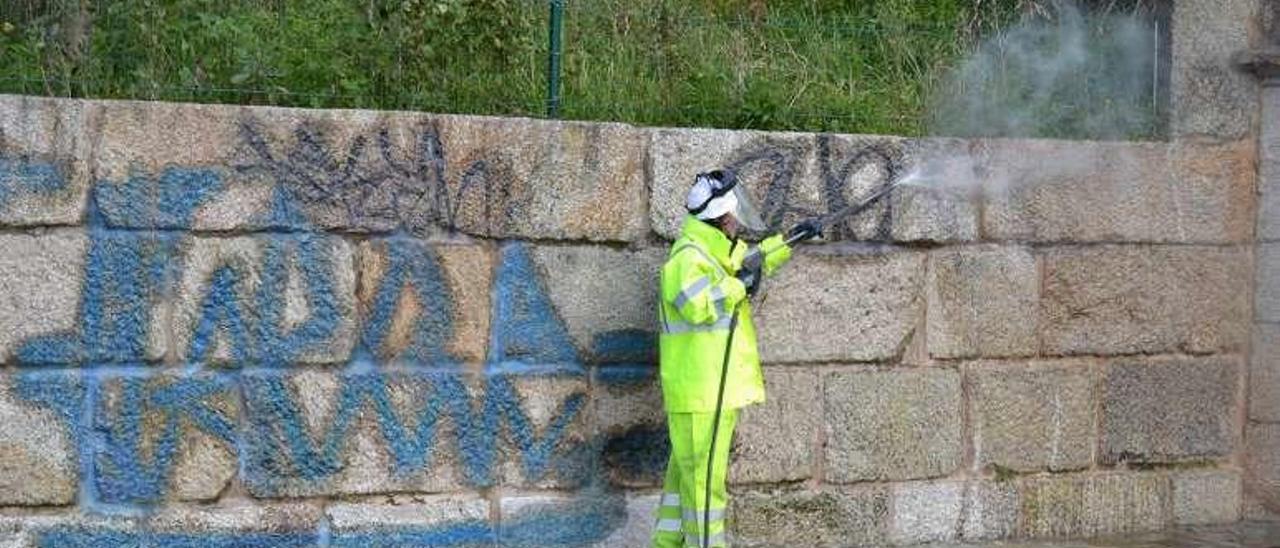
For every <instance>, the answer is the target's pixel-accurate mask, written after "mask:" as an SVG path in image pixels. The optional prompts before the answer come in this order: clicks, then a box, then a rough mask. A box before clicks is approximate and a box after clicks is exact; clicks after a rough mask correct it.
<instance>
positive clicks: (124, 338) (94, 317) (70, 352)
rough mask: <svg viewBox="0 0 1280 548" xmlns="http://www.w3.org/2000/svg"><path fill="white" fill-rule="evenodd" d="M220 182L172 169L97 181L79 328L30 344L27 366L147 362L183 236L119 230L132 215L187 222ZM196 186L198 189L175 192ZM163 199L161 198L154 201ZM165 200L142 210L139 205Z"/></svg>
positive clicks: (149, 221)
mask: <svg viewBox="0 0 1280 548" xmlns="http://www.w3.org/2000/svg"><path fill="white" fill-rule="evenodd" d="M217 181H218V179H217V178H216V177H215V176H214V175H212V174H211V173H210V172H208V171H206V170H181V169H176V168H172V169H169V170H166V171H165V174H164V175H162V176H161V177H159V178H155V179H150V178H145V177H134V178H131V179H129V180H128V181H127V182H126V183H123V184H121V185H115V184H111V183H105V182H103V183H99V184H97V185H95V186H94V191H93V192H92V193H91V194H90V196H89V217H88V223H89V237H90V240H89V253H88V257H87V264H86V265H85V275H84V285H83V287H82V289H81V298H80V314H79V315H78V317H79V319H80V325H79V328H78V329H75V330H73V331H72V332H70V333H55V334H51V335H46V336H41V337H35V338H32V339H30V340H28V341H25V342H24V343H23V344H22V345H21V346H19V348H18V350H17V356H18V361H19V363H22V364H25V365H48V364H79V363H86V362H93V363H128V362H140V361H144V360H145V359H146V358H147V356H146V346H147V341H148V336H147V335H148V330H149V329H150V327H151V325H152V323H153V322H152V318H151V313H152V309H153V307H154V306H155V305H156V304H158V303H159V302H160V301H161V300H162V299H164V298H165V297H166V296H167V295H168V294H169V293H170V291H171V289H172V285H173V281H174V279H175V278H174V275H175V270H176V269H175V268H174V265H175V264H176V262H177V261H175V260H174V255H175V254H176V252H177V248H178V243H179V239H178V237H177V235H176V234H169V233H163V232H156V231H133V230H118V229H115V228H111V227H112V226H127V225H128V224H129V222H130V221H129V220H128V218H127V215H131V214H137V215H141V216H142V217H143V218H142V219H140V220H138V221H137V222H138V223H139V224H140V226H145V227H147V228H156V227H168V226H171V225H184V224H185V225H189V224H190V220H191V216H192V215H193V214H194V212H195V209H196V208H197V207H198V206H199V204H200V203H201V202H202V201H203V200H204V199H205V198H207V197H208V195H209V192H210V191H212V190H213V189H214V188H217V187H218V184H217ZM183 185H192V188H185V187H184V188H173V187H175V186H183ZM154 195H158V196H159V198H151V196H154ZM135 201H136V202H140V203H143V204H146V203H155V202H156V201H158V202H159V204H160V205H162V206H163V207H164V211H163V212H161V211H157V208H158V207H159V206H160V205H158V206H154V207H142V206H138V207H142V209H141V211H139V210H138V208H137V207H134V206H133V205H132V203H133V202H135Z"/></svg>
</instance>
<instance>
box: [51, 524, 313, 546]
mask: <svg viewBox="0 0 1280 548" xmlns="http://www.w3.org/2000/svg"><path fill="white" fill-rule="evenodd" d="M321 545H322V544H321V542H320V535H319V534H318V533H315V532H299V533H174V532H154V531H129V530H120V529H110V528H106V527H64V528H54V529H48V530H45V531H41V532H39V534H38V536H37V546H41V547H48V548H107V547H116V546H139V547H141V546H156V547H159V546H164V547H166V548H168V547H183V548H205V547H214V548H275V547H282V548H288V547H295V546H296V547H299V548H301V547H305V546H321Z"/></svg>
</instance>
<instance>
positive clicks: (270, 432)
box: [243, 372, 586, 494]
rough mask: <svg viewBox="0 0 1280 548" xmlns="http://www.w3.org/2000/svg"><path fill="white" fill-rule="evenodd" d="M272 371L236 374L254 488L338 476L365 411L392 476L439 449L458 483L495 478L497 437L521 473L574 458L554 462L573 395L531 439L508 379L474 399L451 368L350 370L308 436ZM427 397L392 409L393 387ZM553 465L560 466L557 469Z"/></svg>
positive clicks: (490, 379)
mask: <svg viewBox="0 0 1280 548" xmlns="http://www.w3.org/2000/svg"><path fill="white" fill-rule="evenodd" d="M286 381H287V379H286V378H285V377H283V376H281V375H279V374H254V375H251V376H247V377H245V378H244V380H243V386H244V391H245V402H246V405H247V410H246V412H247V415H248V417H247V418H248V422H249V424H250V427H249V432H248V437H247V439H246V441H247V442H248V455H247V459H246V474H247V476H248V477H247V478H246V479H247V480H248V482H249V483H250V485H251V487H252V488H253V489H254V490H255V492H260V493H266V494H273V493H277V492H278V491H279V490H280V486H281V485H284V484H285V483H283V482H284V481H285V480H303V481H304V482H309V483H319V482H322V481H324V480H327V479H329V478H332V477H333V476H335V475H336V474H338V473H339V472H340V471H341V470H342V468H343V466H344V464H343V450H344V449H345V448H346V446H347V444H348V443H349V442H350V440H351V429H352V428H354V424H353V423H354V420H355V417H356V415H357V414H358V413H359V412H360V411H361V410H362V409H365V408H368V409H370V410H371V411H372V413H373V414H374V415H375V416H376V418H377V420H376V424H377V429H378V432H379V433H380V434H381V439H382V441H383V443H384V444H385V446H386V448H387V450H388V452H389V453H390V455H391V457H392V459H391V461H392V464H393V466H394V468H395V470H394V473H395V475H397V476H407V475H409V474H413V473H416V472H420V471H422V470H423V469H426V468H429V467H431V465H432V459H433V457H434V456H438V455H439V454H442V453H444V452H446V451H448V452H450V453H452V454H453V455H456V457H457V458H458V460H460V461H461V463H462V465H463V470H464V472H465V478H466V480H467V481H468V482H469V483H470V484H471V485H472V486H476V487H483V486H488V485H493V484H494V476H493V471H494V465H495V461H496V457H497V452H498V450H499V447H500V445H501V442H502V441H503V436H502V435H501V434H502V432H503V431H504V430H505V432H506V434H507V436H506V438H507V439H509V440H510V444H511V445H512V449H513V451H514V454H515V455H517V456H518V457H519V459H520V460H521V461H522V465H523V470H524V473H525V475H526V477H529V478H542V477H544V476H546V475H548V474H549V473H556V472H558V473H561V474H568V473H575V472H576V471H575V470H574V467H575V466H577V467H580V465H578V464H576V463H573V462H553V461H554V460H555V458H554V457H556V455H555V453H554V452H555V450H556V449H557V446H559V445H561V441H562V438H563V436H564V433H565V430H566V428H568V427H569V425H570V424H571V423H573V422H574V421H575V420H577V419H578V417H579V414H580V413H581V411H582V408H583V405H584V403H585V399H586V395H585V394H584V393H582V392H574V393H572V394H570V395H569V396H568V397H567V398H565V399H564V400H562V401H561V402H560V404H559V407H558V409H557V410H556V412H555V413H554V414H553V417H554V418H553V419H552V421H551V423H550V424H549V425H547V426H546V427H545V428H544V429H543V432H542V434H541V435H540V436H539V435H538V433H537V431H538V428H537V426H536V425H535V424H533V423H532V420H531V419H530V417H529V416H528V414H527V413H526V412H525V411H524V410H523V409H522V408H521V405H520V404H521V401H522V398H520V397H519V395H518V393H517V390H516V388H515V383H516V382H517V381H515V380H514V379H513V378H512V377H510V376H506V375H494V376H487V377H486V379H485V381H484V386H483V387H481V390H479V391H478V392H479V394H480V396H479V398H478V399H479V400H481V401H480V402H479V404H478V405H477V402H476V401H475V400H476V399H477V398H473V397H472V396H471V394H470V391H469V390H468V389H467V386H466V385H465V383H464V382H463V381H462V379H461V377H459V376H458V375H457V374H452V373H444V372H419V373H390V374H381V373H373V374H349V375H344V376H343V377H342V378H341V382H340V383H339V385H340V387H341V388H340V391H341V393H340V394H339V395H338V396H337V403H336V411H335V412H334V416H333V418H332V419H330V421H329V422H328V425H327V426H328V427H327V429H326V430H324V431H322V432H320V433H319V434H317V435H312V434H308V433H307V432H306V427H305V426H306V425H305V424H304V422H305V421H304V419H303V411H302V410H301V409H300V408H299V406H298V404H297V400H298V397H297V394H296V392H295V390H293V389H291V388H290V386H289V385H288V383H287V382H286ZM393 392H401V393H419V394H427V396H426V397H425V398H423V401H422V403H421V404H420V405H419V406H418V407H417V408H414V409H407V410H406V409H397V408H396V407H397V406H396V405H395V403H394V402H393V401H392V393H393ZM446 420H447V421H451V422H452V425H453V428H451V429H450V431H451V432H453V434H454V436H455V439H453V440H451V441H452V443H451V444H450V445H451V446H450V447H447V448H446V447H444V445H445V444H444V443H442V441H443V440H438V439H437V431H438V428H439V426H440V424H441V423H443V422H444V421H446ZM556 465H560V466H558V467H557V466H556Z"/></svg>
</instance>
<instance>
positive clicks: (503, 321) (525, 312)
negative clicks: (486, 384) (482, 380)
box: [489, 244, 582, 369]
mask: <svg viewBox="0 0 1280 548" xmlns="http://www.w3.org/2000/svg"><path fill="white" fill-rule="evenodd" d="M492 325H493V329H492V331H493V332H492V333H491V336H490V348H489V363H490V364H492V365H495V366H498V367H499V368H509V366H510V365H512V364H534V365H546V364H552V365H563V366H567V367H570V368H574V369H581V368H582V366H581V363H582V361H581V359H580V358H579V357H578V352H577V350H575V348H574V345H573V340H572V339H570V338H569V333H568V332H567V331H566V330H565V327H564V323H563V322H561V321H560V320H559V318H558V317H557V316H556V311H555V308H554V307H553V306H552V305H551V300H550V299H548V298H547V293H546V290H545V289H544V288H543V287H542V282H541V277H540V276H538V273H537V270H536V268H535V267H534V265H533V261H532V260H531V259H530V257H529V251H528V249H526V248H525V246H523V245H521V244H508V245H505V246H503V247H502V256H501V262H500V266H499V269H498V275H497V279H496V280H495V282H494V295H493V321H492Z"/></svg>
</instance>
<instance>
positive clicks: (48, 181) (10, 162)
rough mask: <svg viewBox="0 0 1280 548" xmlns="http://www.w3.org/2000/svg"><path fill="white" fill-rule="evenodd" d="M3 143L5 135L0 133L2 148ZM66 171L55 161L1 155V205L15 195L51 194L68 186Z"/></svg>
mask: <svg viewBox="0 0 1280 548" xmlns="http://www.w3.org/2000/svg"><path fill="white" fill-rule="evenodd" d="M3 144H4V136H3V135H0V149H2V148H3ZM65 171H66V170H65V168H64V167H63V166H60V165H57V164H54V163H47V162H40V161H32V160H31V159H29V158H6V157H4V156H0V205H4V203H5V202H7V201H8V200H9V199H10V198H12V197H13V196H14V195H21V194H35V195H41V194H50V193H53V192H56V191H58V190H61V189H63V188H66V186H67V177H66V174H65V173H64V172H65Z"/></svg>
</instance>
